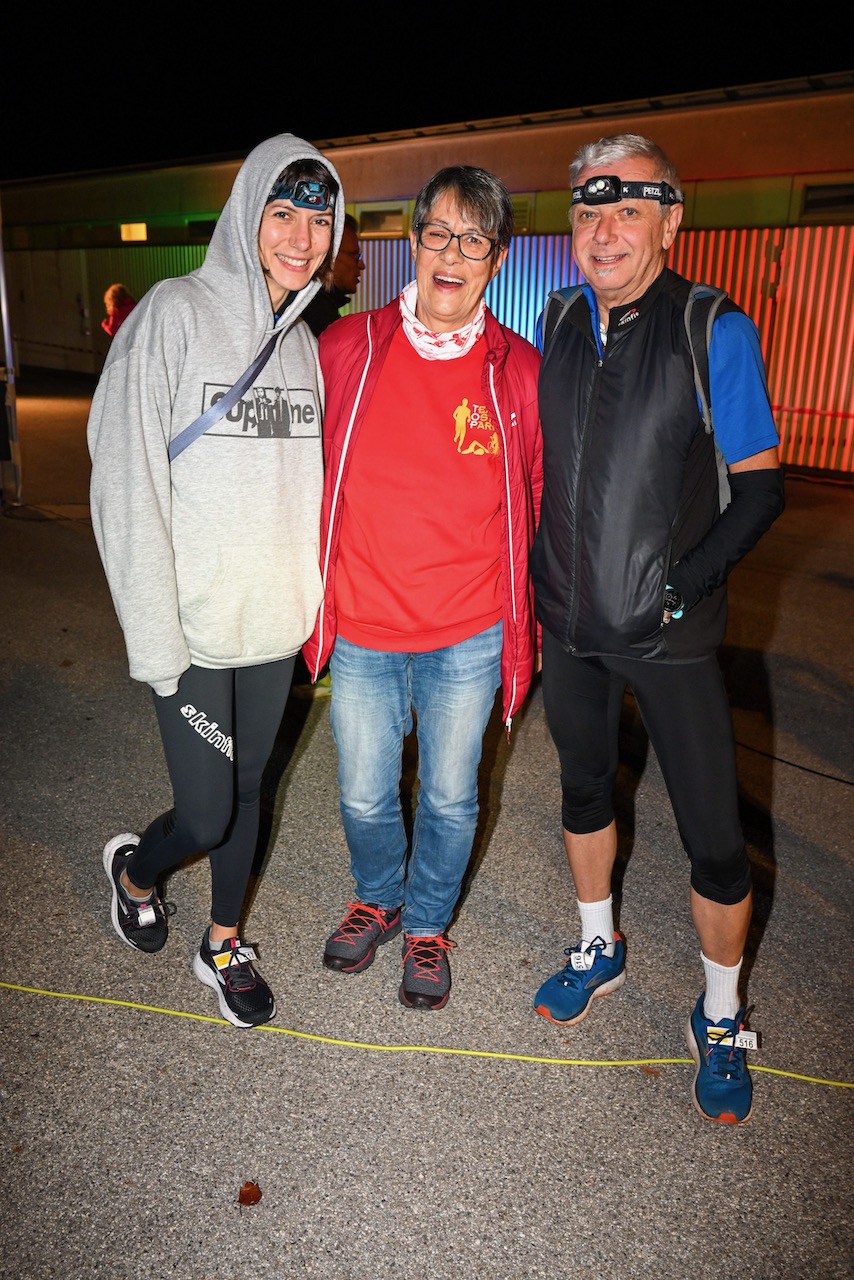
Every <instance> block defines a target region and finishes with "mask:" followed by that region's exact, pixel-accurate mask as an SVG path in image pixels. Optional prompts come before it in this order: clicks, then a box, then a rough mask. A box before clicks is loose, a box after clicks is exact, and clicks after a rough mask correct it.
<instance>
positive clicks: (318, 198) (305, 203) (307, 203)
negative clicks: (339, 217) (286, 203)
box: [267, 178, 333, 209]
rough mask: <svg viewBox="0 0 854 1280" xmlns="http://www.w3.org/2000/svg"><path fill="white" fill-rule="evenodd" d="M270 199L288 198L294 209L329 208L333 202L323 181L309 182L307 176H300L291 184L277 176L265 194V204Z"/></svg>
mask: <svg viewBox="0 0 854 1280" xmlns="http://www.w3.org/2000/svg"><path fill="white" fill-rule="evenodd" d="M271 200H290V202H291V204H292V205H293V206H294V208H296V209H331V208H332V203H333V201H332V197H331V195H330V193H329V187H328V186H327V185H326V183H325V182H309V180H308V179H307V178H300V179H299V180H298V181H297V182H295V183H294V185H293V186H288V184H287V183H286V182H284V181H283V180H282V179H281V178H279V179H278V180H277V181H276V182H275V183H274V184H273V190H272V191H271V192H270V194H269V195H268V196H267V204H269V203H270V201H271Z"/></svg>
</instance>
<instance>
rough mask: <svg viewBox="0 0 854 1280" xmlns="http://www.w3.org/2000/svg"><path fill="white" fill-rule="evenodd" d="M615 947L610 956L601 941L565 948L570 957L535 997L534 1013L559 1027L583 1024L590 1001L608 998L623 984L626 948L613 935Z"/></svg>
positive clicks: (616, 935) (619, 937) (621, 939)
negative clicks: (606, 953) (600, 997)
mask: <svg viewBox="0 0 854 1280" xmlns="http://www.w3.org/2000/svg"><path fill="white" fill-rule="evenodd" d="M614 943H615V946H614V954H613V956H606V955H605V947H606V946H607V945H608V944H607V943H606V942H605V939H604V938H594V939H593V941H592V942H588V943H584V942H580V943H579V944H578V946H577V947H567V949H566V951H564V953H563V954H564V955H565V956H569V960H568V962H567V963H566V964H565V965H564V967H563V968H562V969H561V971H560V973H556V974H555V975H554V977H553V978H549V979H548V981H547V982H544V983H543V985H542V986H541V987H540V989H539V991H538V992H537V994H536V995H535V996H534V1008H535V1009H536V1011H537V1013H539V1014H542V1016H543V1017H544V1018H548V1020H549V1022H555V1023H557V1025H558V1026H559V1027H574V1026H575V1024H576V1023H577V1022H583V1021H584V1019H585V1018H586V1017H587V1015H588V1013H589V1012H590V1003H591V1001H592V1000H595V999H596V997H597V996H608V995H610V994H611V992H612V991H616V990H617V989H618V988H619V987H621V986H622V985H623V983H624V982H625V980H626V944H625V942H624V940H623V938H622V936H621V935H620V934H619V933H615V934H614Z"/></svg>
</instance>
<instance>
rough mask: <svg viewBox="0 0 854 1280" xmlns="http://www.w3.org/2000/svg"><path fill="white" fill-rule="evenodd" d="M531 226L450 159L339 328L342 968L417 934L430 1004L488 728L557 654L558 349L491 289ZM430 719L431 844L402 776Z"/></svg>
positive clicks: (440, 993) (336, 629)
mask: <svg viewBox="0 0 854 1280" xmlns="http://www.w3.org/2000/svg"><path fill="white" fill-rule="evenodd" d="M512 229H513V211H512V204H511V200H510V195H509V193H508V191H507V188H506V187H505V186H504V184H503V183H502V182H501V181H500V180H499V179H498V178H496V177H495V176H494V175H493V174H491V173H488V172H487V171H486V170H483V169H477V168H473V167H471V166H465V165H464V166H454V167H451V168H447V169H442V170H440V171H439V172H438V173H437V174H435V175H434V176H433V177H432V178H431V179H430V180H429V182H427V184H426V185H425V186H424V188H423V189H422V191H421V192H420V193H419V195H418V197H417V199H416V202H415V209H414V214H413V225H412V232H411V235H410V244H411V249H412V257H413V261H414V263H415V279H414V280H413V281H412V282H411V283H410V284H409V285H407V286H406V288H405V289H404V290H403V292H402V294H401V295H400V297H399V298H396V299H395V300H394V301H393V302H391V303H390V304H389V305H388V306H385V307H382V308H380V309H379V310H376V311H371V312H363V313H360V314H355V315H351V316H345V317H344V318H343V319H341V320H339V321H336V323H335V324H334V325H331V326H330V327H329V328H328V329H326V330H324V332H323V334H322V335H321V339H320V359H321V367H322V371H323V377H324V382H325V386H326V413H325V417H324V448H325V455H326V479H325V490H324V507H323V516H322V525H321V569H322V572H323V578H324V588H325V592H324V601H323V604H322V606H321V609H320V613H319V615H318V620H317V624H316V627H315V631H314V634H313V636H312V637H311V639H310V641H309V642H308V643H307V645H306V646H305V649H304V653H305V657H306V662H307V665H308V669H309V672H311V673H312V675H313V678H315V679H316V678H317V674H318V673H319V672H320V671H322V669H323V666H324V664H325V663H326V661H327V660H329V661H330V671H331V676H332V703H331V724H332V731H333V735H334V738H335V743H336V747H337V750H338V782H339V789H340V804H341V816H342V820H343V824H344V831H345V835H346V837H347V844H348V846H349V850H350V863H351V870H352V873H353V877H354V880H355V885H356V897H355V900H354V901H353V902H351V903H349V904H348V906H347V910H346V914H345V915H344V918H343V920H342V921H341V923H340V925H339V926H338V928H337V929H336V930H335V931H334V932H333V933H332V935H331V936H330V938H329V939H328V941H327V943H326V948H325V952H324V956H323V962H324V964H325V965H326V966H327V968H330V969H334V970H337V971H338V972H340V973H345V974H352V973H358V972H360V971H361V970H363V969H366V968H367V967H368V965H369V964H371V962H372V961H373V958H374V954H375V951H376V948H377V946H378V945H380V944H381V943H383V942H387V941H389V940H390V939H391V938H394V937H396V936H397V935H398V934H399V933H400V932H401V930H402V931H403V933H404V945H403V980H402V982H401V985H400V990H399V996H400V999H401V1001H402V1003H403V1004H404V1005H406V1006H407V1007H409V1008H420V1009H441V1008H442V1007H443V1006H444V1005H445V1004H446V1002H447V1000H448V996H449V993H450V985H451V977H450V969H449V966H448V956H447V953H448V951H449V949H450V948H451V946H452V945H453V944H452V943H451V942H450V941H448V939H447V938H446V937H445V931H446V929H447V927H448V924H449V922H450V919H451V914H452V912H453V909H454V906H455V904H456V902H457V899H458V897H459V893H460V887H461V885H462V879H463V876H464V874H465V871H466V867H467V865H468V862H469V859H470V856H471V849H472V843H473V841H474V835H475V828H476V825H477V818H478V793H477V774H478V767H479V764H480V758H481V753H482V746H483V735H484V732H485V729H486V726H487V723H488V721H489V718H490V715H491V713H492V708H493V705H494V702H495V694H496V690H497V689H498V688H499V687H501V688H502V697H503V713H504V721H505V723H506V726H507V730H508V732H509V729H510V724H511V720H512V716H513V714H514V712H515V710H516V709H517V708H518V707H519V705H520V704H521V702H522V701H523V699H524V698H525V696H526V694H527V692H528V689H529V686H530V683H531V678H532V675H533V672H534V666H535V658H536V625H535V622H534V619H533V614H532V609H531V590H530V581H529V576H528V552H529V549H530V546H531V543H532V540H533V536H534V532H535V524H536V517H537V514H538V510H539V498H540V491H541V488H542V442H541V435H540V425H539V416H538V410H537V377H538V372H539V363H540V358H539V353H538V352H537V351H536V349H535V348H534V347H533V346H532V345H531V344H530V343H528V342H526V341H525V339H524V338H522V337H520V336H519V335H518V334H516V333H514V332H512V331H511V330H508V329H506V328H505V327H504V326H503V325H501V324H499V323H498V321H497V320H496V319H495V317H494V316H493V315H492V314H491V312H490V311H489V310H488V309H487V307H486V305H485V302H484V295H485V293H486V289H487V286H488V285H489V283H490V281H492V280H493V279H494V278H495V276H496V275H497V274H498V272H499V271H500V270H501V268H502V267H503V265H504V262H505V259H506V257H507V252H508V247H509V243H510V236H511V234H512ZM330 655H331V658H330ZM415 724H417V742H418V774H419V787H418V803H417V807H416V812H415V818H414V823H413V833H412V843H411V849H410V848H409V846H408V841H407V836H406V825H405V823H404V820H403V813H402V806H401V796H400V781H401V772H402V752H403V744H404V739H405V737H406V736H407V734H408V733H409V732H410V730H411V729H412V728H413V726H414V725H415Z"/></svg>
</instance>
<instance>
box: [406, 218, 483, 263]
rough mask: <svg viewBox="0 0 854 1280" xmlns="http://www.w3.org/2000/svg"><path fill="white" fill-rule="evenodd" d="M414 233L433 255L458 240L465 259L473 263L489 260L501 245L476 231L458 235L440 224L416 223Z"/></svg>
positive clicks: (462, 232)
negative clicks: (469, 259)
mask: <svg viewBox="0 0 854 1280" xmlns="http://www.w3.org/2000/svg"><path fill="white" fill-rule="evenodd" d="M414 231H415V233H416V235H417V236H418V243H419V244H420V245H421V246H422V248H424V249H429V250H430V251H431V253H441V252H442V250H443V249H447V247H448V245H449V244H450V243H451V241H452V240H456V241H457V242H458V243H459V246H460V253H461V254H462V255H463V257H464V258H471V259H472V261H473V262H482V261H483V259H484V258H488V257H489V255H490V254H491V253H492V252H493V251H494V250H495V249H496V248H497V247H498V245H499V244H500V243H501V241H500V240H491V239H490V237H489V236H481V235H478V233H477V232H476V231H461V232H460V233H459V235H457V233H456V232H455V231H449V230H448V228H447V227H443V226H442V225H441V223H439V222H416V224H415V227H414Z"/></svg>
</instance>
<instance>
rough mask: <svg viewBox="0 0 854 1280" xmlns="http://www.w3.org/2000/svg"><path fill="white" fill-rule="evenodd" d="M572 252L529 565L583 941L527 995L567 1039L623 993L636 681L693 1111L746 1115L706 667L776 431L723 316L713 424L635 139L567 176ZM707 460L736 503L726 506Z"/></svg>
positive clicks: (750, 538)
mask: <svg viewBox="0 0 854 1280" xmlns="http://www.w3.org/2000/svg"><path fill="white" fill-rule="evenodd" d="M570 173H571V185H572V211H571V215H570V216H571V226H572V248H573V254H574V257H575V260H576V263H577V265H578V268H579V271H580V272H581V274H582V275H583V277H584V279H585V280H586V282H587V283H586V285H585V288H584V290H583V291H582V293H581V294H579V296H578V297H577V298H576V299H575V301H574V303H573V305H572V306H570V307H569V308H567V310H566V311H565V313H564V314H563V316H562V317H561V318H560V321H559V323H558V324H557V325H556V326H555V327H554V328H553V330H552V331H551V333H549V334H548V335H547V337H546V339H545V342H544V360H543V365H542V370H541V374H540V414H541V419H542V425H543V437H544V473H545V487H544V492H543V505H542V515H541V520H540V525H539V529H538V532H537V537H536V541H535V545H534V551H533V556H532V573H533V582H534V593H535V608H536V613H537V617H538V619H539V621H540V623H541V624H542V628H543V697H544V704H545V710H546V715H547V719H548V723H549V728H550V731H551V733H552V736H553V738H554V740H555V744H556V746H557V750H558V755H559V759H560V770H561V786H562V794H563V804H562V820H563V828H564V843H565V846H566V851H567V855H568V859H569V866H570V870H571V873H572V877H573V881H574V886H575V892H576V896H577V900H578V908H579V915H580V924H581V928H580V934H581V937H580V941H579V942H578V944H577V945H576V946H573V947H570V948H568V949H567V951H566V953H565V954H566V956H567V957H568V961H567V963H566V964H565V966H564V967H563V969H561V970H560V972H558V973H557V974H555V975H554V976H553V977H552V978H549V979H548V980H547V981H546V982H544V983H543V985H542V986H541V988H540V990H539V991H538V992H537V994H536V996H535V997H534V1006H535V1008H536V1010H537V1012H538V1013H540V1014H542V1015H543V1017H545V1018H548V1019H549V1020H550V1021H552V1022H555V1023H557V1024H558V1025H560V1026H574V1025H575V1024H577V1023H579V1022H581V1021H582V1019H583V1018H585V1017H586V1016H587V1014H588V1012H589V1010H590V1006H591V1003H592V1001H593V999H594V998H596V997H598V996H604V995H608V994H609V993H610V992H612V991H616V990H617V989H618V988H619V987H620V986H622V984H623V982H624V981H625V976H626V975H625V950H626V949H625V942H624V940H623V938H622V936H621V935H620V933H618V932H617V931H615V928H614V918H613V909H612V897H611V876H612V871H613V867H614V862H615V858H616V853H617V832H616V824H615V820H614V809H613V790H614V782H615V778H616V774H617V768H618V763H619V760H618V728H619V718H620V711H621V707H622V702H623V695H624V692H625V690H626V688H627V687H630V688H631V689H632V692H633V694H634V696H635V700H636V702H637V706H638V709H639V711H640V714H641V716H642V718H643V722H644V725H645V727H646V730H647V732H648V734H649V738H650V741H651V743H652V746H653V748H654V750H655V752H656V755H657V757H658V760H659V763H660V766H661V769H662V773H663V775H664V779H665V782H666V784H667V788H668V794H669V796H670V798H671V802H672V804H673V809H674V813H675V816H676V820H677V823H678V826H679V832H680V836H681V839H682V843H683V846H684V848H685V851H686V853H687V855H688V858H689V860H690V863H691V914H692V918H693V922H694V926H695V929H696V931H697V934H698V937H699V941H700V947H701V959H702V965H703V969H704V974H705V990H704V992H703V993H702V994H701V995H700V997H699V999H698V1000H697V1002H696V1005H695V1007H694V1010H693V1013H692V1014H691V1016H690V1018H689V1019H688V1024H687V1038H688V1045H689V1048H690V1050H691V1053H692V1056H693V1058H694V1062H695V1066H696V1071H695V1077H694V1083H693V1087H692V1097H693V1101H694V1105H695V1107H696V1108H697V1110H698V1111H699V1113H700V1114H701V1115H702V1116H704V1117H705V1118H706V1119H709V1120H718V1121H723V1122H725V1123H730V1124H740V1123H743V1122H744V1121H746V1120H747V1119H748V1118H749V1116H750V1114H751V1110H752V1105H753V1104H752V1084H751V1080H750V1076H749V1073H748V1070H747V1062H746V1057H745V1047H746V1046H752V1044H753V1042H754V1041H755V1037H752V1035H751V1033H750V1032H746V1031H745V1030H744V1027H743V1022H744V1018H745V1006H744V1004H743V1002H742V1001H741V999H740V997H739V990H738V985H739V972H740V968H741V961H742V956H743V952H744V946H745V941H746V938H747V932H748V927H749V924H750V918H751V906H752V898H751V872H750V863H749V860H748V857H747V852H746V849H745V843H744V836H743V833H742V830H741V827H740V823H739V815H738V795H737V785H736V768H735V746H734V741H733V733H732V723H731V718H730V710H729V704H728V700H727V697H726V693H725V689H724V684H723V679H722V675H721V671H720V668H719V666H718V661H717V649H718V646H719V645H720V643H721V641H722V639H723V634H724V629H725V625H726V578H727V574H728V573H729V571H730V570H731V569H732V567H733V566H734V565H735V564H737V563H738V561H739V560H740V559H741V558H742V557H743V556H744V555H745V554H746V553H747V552H748V551H749V550H750V549H751V547H753V546H754V545H755V543H756V542H757V541H758V539H759V538H760V537H761V535H762V534H763V533H764V532H765V530H766V529H767V528H768V527H769V526H770V524H771V523H772V522H773V520H775V519H776V517H777V516H778V515H779V514H780V512H781V511H782V509H783V489H782V478H781V472H780V469H779V461H778V452H777V450H778V444H779V438H778V435H777V431H776V428H775V425H774V421H773V418H772V416H771V410H770V405H769V402H768V393H767V386H766V382H765V374H764V367H763V362H762V355H761V351H760V347H759V335H758V332H757V331H756V328H755V326H754V324H753V322H752V321H751V320H750V319H749V318H748V317H747V316H746V315H745V314H744V312H743V311H741V310H740V309H739V308H738V307H735V306H733V305H730V306H729V307H728V308H727V309H726V310H725V312H723V313H722V314H720V315H719V316H718V317H717V318H716V320H715V323H714V329H713V336H712V340H711V343H710V345H709V379H710V386H711V400H712V406H713V413H714V422H715V432H714V435H711V434H709V433H707V432H706V430H705V428H704V424H703V420H702V415H701V412H700V406H699V402H698V398H697V393H696V389H695V385H694V379H693V370H692V362H691V354H690V348H689V345H688V336H687V332H686V329H685V325H684V311H685V303H686V301H687V297H688V292H689V289H690V282H689V281H688V280H685V279H683V277H681V276H679V275H676V274H675V273H674V272H672V271H670V270H669V269H668V268H667V267H666V265H665V263H666V258H667V254H668V251H669V249H670V247H671V246H672V244H673V242H674V240H675V237H676V234H677V232H678V230H679V225H680V223H681V221H682V212H683V195H682V191H681V189H680V184H679V177H678V175H677V173H676V171H675V169H674V166H673V164H672V162H671V161H670V160H669V159H668V157H667V156H666V155H665V154H664V153H663V152H662V151H661V149H660V148H659V147H658V146H656V144H655V143H653V142H651V141H650V140H649V139H647V138H642V137H639V136H637V135H633V134H622V135H618V136H615V137H610V138H602V139H600V140H599V141H598V142H593V143H590V144H588V145H586V146H584V147H582V148H581V150H580V151H579V152H578V153H577V155H576V157H575V160H574V162H573V164H572V166H571V169H570ZM716 448H717V449H719V450H720V453H721V454H722V456H723V458H724V459H725V462H726V470H727V473H728V481H729V488H730V495H731V497H730V502H729V505H728V506H727V507H726V509H725V510H724V511H723V512H721V510H720V507H719V501H718V466H717V460H716V457H717V455H716Z"/></svg>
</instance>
